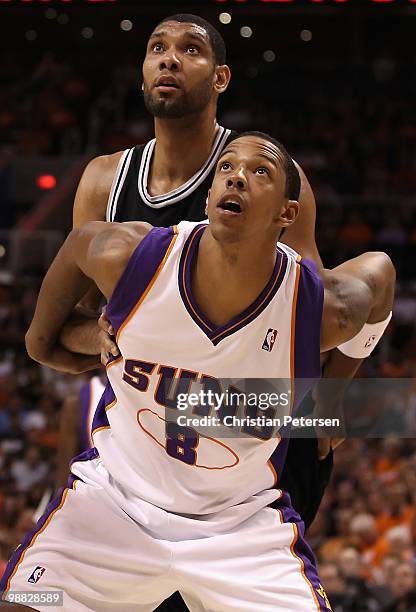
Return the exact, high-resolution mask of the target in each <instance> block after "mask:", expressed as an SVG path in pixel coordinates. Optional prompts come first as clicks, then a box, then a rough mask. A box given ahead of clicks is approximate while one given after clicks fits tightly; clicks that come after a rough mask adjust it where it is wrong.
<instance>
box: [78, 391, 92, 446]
mask: <svg viewBox="0 0 416 612" xmlns="http://www.w3.org/2000/svg"><path fill="white" fill-rule="evenodd" d="M91 387H92V384H91V380H89V381H88V382H87V383H85V385H83V386H82V387H81V391H80V396H81V420H80V430H81V440H82V448H83V450H87V449H88V448H90V447H91V442H90V433H91V432H89V431H88V420H89V419H88V417H89V411H90V403H91V395H92V388H91Z"/></svg>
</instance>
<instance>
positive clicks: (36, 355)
mask: <svg viewBox="0 0 416 612" xmlns="http://www.w3.org/2000/svg"><path fill="white" fill-rule="evenodd" d="M25 346H26V351H27V354H28V355H29V357H30V358H31V359H33V361H37V362H38V363H44V361H45V357H46V350H45V348H42V345H41V343H39V342H38V341H36V340H35V339H34V337H33V334H32V333H31V331H30V329H29V331H28V332H27V333H26V335H25Z"/></svg>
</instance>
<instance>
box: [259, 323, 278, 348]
mask: <svg viewBox="0 0 416 612" xmlns="http://www.w3.org/2000/svg"><path fill="white" fill-rule="evenodd" d="M276 338H277V329H271V328H270V329H269V330H268V332H267V334H266V337H265V339H264V342H263V346H262V347H261V348H262V349H263V350H265V351H269V353H270V352H271V350H272V349H273V346H274V343H275V342H276Z"/></svg>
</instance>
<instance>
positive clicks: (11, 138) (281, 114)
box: [0, 0, 416, 612]
mask: <svg viewBox="0 0 416 612" xmlns="http://www.w3.org/2000/svg"><path fill="white" fill-rule="evenodd" d="M181 11H182V12H192V13H197V14H200V15H201V16H203V17H205V18H208V19H209V20H211V21H212V23H214V25H216V26H217V27H218V28H219V29H220V31H221V32H222V34H223V35H224V37H225V40H226V43H227V47H228V52H229V64H230V65H231V67H232V72H233V78H232V83H231V86H230V88H229V91H228V92H227V94H226V95H224V96H223V98H222V99H221V101H220V113H219V120H220V122H221V123H222V124H224V125H226V126H227V127H231V128H235V129H238V130H244V129H259V130H265V131H268V132H271V133H272V134H273V135H274V136H276V137H277V138H278V139H279V140H281V141H282V142H283V143H284V144H285V145H286V146H287V147H288V149H289V151H290V152H291V154H292V155H293V157H295V159H296V160H298V161H299V163H300V164H301V165H302V166H303V168H304V170H305V172H306V174H307V176H308V178H309V180H310V182H311V184H312V187H313V190H314V192H315V196H316V200H317V209H318V215H317V243H318V246H319V250H320V253H321V255H322V259H323V261H324V264H325V265H326V266H327V267H332V266H334V265H336V264H337V263H338V262H341V261H342V260H345V259H346V258H348V257H350V256H353V255H355V254H357V253H360V252H362V251H365V250H371V249H377V250H385V251H386V252H388V253H389V254H390V256H391V257H392V258H393V260H394V262H395V264H396V266H397V271H398V285H397V297H396V302H395V309H394V317H393V321H392V323H391V324H390V326H389V329H388V331H387V333H386V335H385V337H384V338H383V340H382V342H381V343H380V345H379V348H378V349H377V351H376V352H375V353H374V354H373V356H372V357H371V358H370V359H368V360H367V361H366V363H365V365H364V366H363V367H362V368H361V371H360V373H359V375H360V376H361V377H383V378H392V379H396V378H407V379H409V384H408V385H407V387H406V389H407V391H406V393H405V394H401V395H400V397H395V395H394V393H393V394H391V395H390V397H389V398H388V401H387V402H384V403H383V405H378V404H377V402H376V403H375V405H372V406H371V410H372V413H373V414H375V413H377V411H379V412H382V416H383V418H384V419H385V422H388V424H389V427H388V430H389V432H390V435H389V436H386V437H384V438H383V439H375V438H372V439H364V438H355V439H348V440H347V441H346V442H345V443H344V444H343V445H342V446H341V447H340V448H339V449H338V450H337V451H336V454H335V463H336V466H335V472H334V475H333V478H332V481H331V485H330V486H329V488H328V491H327V493H326V495H325V498H324V500H323V503H322V506H321V510H320V512H319V515H318V517H317V518H316V520H315V522H314V524H313V525H312V526H311V528H310V529H309V534H308V535H309V541H310V543H311V545H312V547H313V549H314V551H315V552H316V554H317V556H318V559H319V562H320V574H321V579H322V582H323V584H324V586H325V587H326V590H327V592H328V595H329V597H330V599H331V601H332V604H333V609H334V610H336V611H337V612H344V611H345V612H365V611H367V610H368V611H369V610H373V611H384V612H387V611H388V610H389V611H391V612H392V611H399V610H401V611H405V612H411V611H412V610H416V582H415V539H416V514H415V510H414V507H415V499H416V473H415V468H416V443H415V440H414V439H413V437H416V384H414V383H412V381H411V379H412V378H413V377H414V375H415V370H416V352H415V343H416V335H415V314H416V277H415V275H414V271H413V265H414V262H415V260H416V198H415V195H414V191H415V188H416V122H415V108H416V95H415V92H416V80H415V77H414V74H415V69H416V47H415V45H414V31H415V26H416V4H413V3H412V2H410V1H404V0H402V1H400V0H397V1H396V2H394V1H393V2H382V3H381V2H379V3H376V2H371V1H370V0H368V1H367V2H357V1H354V0H350V2H336V1H335V0H323V1H322V2H312V1H309V2H308V1H306V0H303V1H302V0H299V1H296V0H293V1H292V2H275V3H273V2H267V3H266V2H261V1H260V0H259V1H257V2H255V1H254V0H248V1H247V2H237V1H232V0H228V1H226V0H225V1H222V2H214V1H213V2H208V1H206V2H199V3H196V2H188V3H180V2H175V3H173V2H160V3H155V2H154V3H152V4H151V5H150V4H149V5H147V4H143V3H140V2H137V3H136V4H131V3H126V2H122V1H119V2H117V1H114V2H105V1H103V2H95V3H92V2H88V1H87V0H85V2H81V1H80V0H78V1H77V0H73V2H70V1H67V2H64V1H61V2H59V1H52V2H41V1H40V0H39V1H36V0H34V1H33V2H24V1H18V0H16V1H15V0H11V1H10V2H4V1H3V2H0V47H1V64H0V83H1V86H0V574H1V572H2V571H3V569H4V566H5V563H6V561H7V559H8V556H9V554H10V553H11V551H12V550H13V548H14V547H15V546H16V545H17V543H18V542H19V540H20V539H21V538H22V536H23V534H24V533H25V532H26V531H27V530H28V529H30V528H31V527H32V524H33V517H34V515H36V510H37V508H38V507H39V504H40V503H41V500H42V496H43V494H44V492H45V489H47V488H48V487H49V488H53V486H54V478H55V469H56V460H55V457H56V449H57V447H58V445H59V433H58V415H59V410H60V406H61V403H62V400H63V398H65V397H66V396H68V395H69V394H70V393H71V392H72V391H77V390H78V389H79V388H80V386H81V385H82V384H83V383H84V382H85V380H86V377H83V376H78V377H72V376H69V375H68V376H67V375H58V374H56V373H54V372H52V371H51V370H48V369H46V368H42V367H39V366H37V365H35V364H34V363H33V362H32V361H31V360H30V359H29V358H28V357H27V355H26V352H25V348H24V333H25V331H26V329H27V327H28V325H29V322H30V320H31V317H32V313H33V309H34V305H35V300H36V294H37V289H38V287H39V282H40V280H41V278H42V275H43V274H44V271H45V270H46V268H47V266H48V264H49V263H50V261H51V258H52V257H53V255H54V253H55V252H56V250H57V248H58V247H59V245H60V244H61V242H62V239H63V237H64V236H65V235H66V233H67V232H68V229H69V227H70V223H71V211H72V202H73V197H74V193H75V189H76V185H77V182H78V180H79V178H80V175H81V173H82V170H83V168H84V166H85V164H86V162H87V161H88V160H89V159H91V158H92V157H94V156H96V155H97V154H101V153H111V152H114V151H116V150H119V149H122V148H126V147H129V146H132V145H134V144H136V143H142V142H145V141H146V140H147V139H149V138H151V137H152V121H151V119H150V117H149V116H148V114H147V113H146V111H145V109H144V106H143V101H142V96H141V92H140V83H141V81H140V64H141V58H142V57H143V53H144V48H145V42H146V38H147V36H148V34H149V32H150V31H151V29H152V28H153V26H154V25H155V23H156V22H157V21H158V20H159V19H160V18H162V17H164V16H166V15H169V14H172V13H175V12H181ZM230 18H231V21H230ZM356 416H357V418H358V419H359V416H360V415H356Z"/></svg>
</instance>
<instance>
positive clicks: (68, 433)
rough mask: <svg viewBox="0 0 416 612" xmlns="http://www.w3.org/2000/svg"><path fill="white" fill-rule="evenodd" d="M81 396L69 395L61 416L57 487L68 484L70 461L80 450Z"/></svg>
mask: <svg viewBox="0 0 416 612" xmlns="http://www.w3.org/2000/svg"><path fill="white" fill-rule="evenodd" d="M80 401H81V400H80V397H79V396H78V395H71V396H70V397H68V398H67V399H66V400H65V402H64V404H63V406H62V408H61V413H60V416H59V445H58V455H57V469H56V488H57V489H59V488H60V487H64V486H66V482H67V480H68V474H69V463H70V461H71V459H73V457H75V456H76V455H78V453H79V452H80V438H81V432H80V420H81V414H80Z"/></svg>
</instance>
